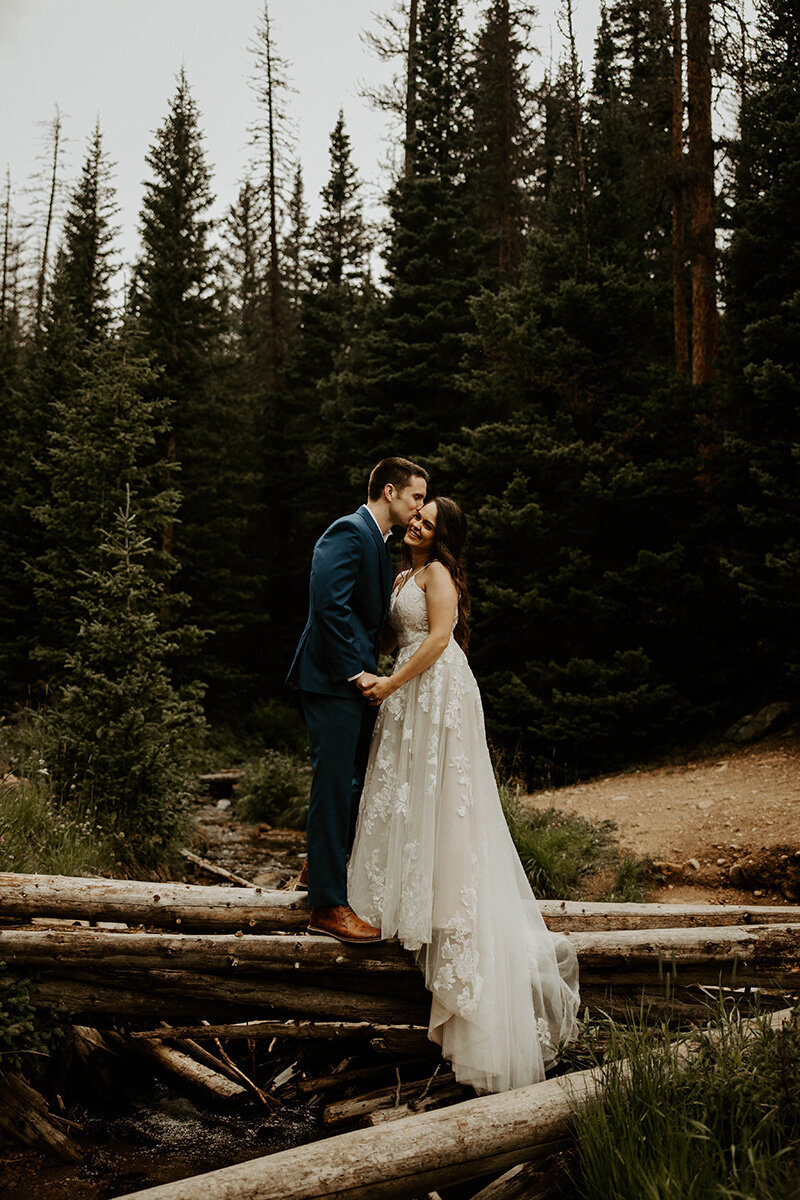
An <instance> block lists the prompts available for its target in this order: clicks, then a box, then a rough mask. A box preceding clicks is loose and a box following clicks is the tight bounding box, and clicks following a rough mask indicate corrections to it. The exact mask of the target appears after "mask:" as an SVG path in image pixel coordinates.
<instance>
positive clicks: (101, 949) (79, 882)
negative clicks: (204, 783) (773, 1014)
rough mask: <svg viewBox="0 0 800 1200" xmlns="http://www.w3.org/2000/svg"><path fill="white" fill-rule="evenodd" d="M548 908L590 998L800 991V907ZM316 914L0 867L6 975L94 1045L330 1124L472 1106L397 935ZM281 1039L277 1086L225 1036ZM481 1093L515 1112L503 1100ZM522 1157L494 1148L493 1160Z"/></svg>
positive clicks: (96, 1052) (688, 998) (680, 1003)
mask: <svg viewBox="0 0 800 1200" xmlns="http://www.w3.org/2000/svg"><path fill="white" fill-rule="evenodd" d="M541 910H542V913H543V916H544V918H545V921H546V922H547V924H548V926H549V927H550V928H551V929H552V930H554V931H562V932H565V933H566V934H567V935H568V936H569V937H570V939H571V941H572V942H573V944H574V945H575V948H576V950H577V953H578V958H579V962H580V970H581V996H582V1003H583V1005H585V1006H586V1007H587V1008H588V1009H589V1011H590V1012H591V1011H592V1010H600V1011H602V1012H603V1013H605V1014H609V1015H612V1016H614V1015H616V1014H619V1013H622V1012H623V1011H628V1010H629V1009H630V1008H631V1007H636V1008H637V1009H641V1007H642V1002H643V1001H644V1011H646V1012H649V1013H650V1014H652V1015H654V1016H661V1015H663V1014H664V1013H665V1012H668V1013H669V1014H670V1015H671V1016H673V1017H678V1018H679V1019H680V1018H689V1019H691V1018H693V1017H696V1016H698V1015H702V1014H703V1013H705V1011H706V1006H707V1003H708V997H709V994H710V993H711V994H714V995H719V994H720V990H722V992H723V994H724V993H726V992H732V991H735V992H736V993H737V994H741V992H742V990H743V989H753V990H757V991H758V993H759V996H760V998H761V1001H762V1004H764V1003H766V1004H771V1005H772V1006H773V1007H777V1006H779V1005H780V1004H782V1003H785V1000H783V999H782V997H784V996H786V995H792V994H796V993H797V991H798V990H800V907H788V906H775V907H768V906H755V907H746V906H721V905H646V904H635V905H634V904H590V903H578V902H566V901H545V902H542V903H541ZM306 921H307V909H306V907H305V903H304V898H303V897H301V896H298V895H297V894H293V893H286V892H274V891H266V890H262V889H260V888H228V887H199V886H196V885H189V884H175V883H162V884H153V883H144V882H132V881H119V880H108V879H69V878H65V877H48V876H35V875H14V874H6V875H3V874H0V962H2V963H5V965H6V971H5V973H4V976H3V978H5V979H14V978H21V977H25V978H30V977H31V976H33V977H34V979H35V981H36V990H35V992H34V995H33V997H32V1002H33V1003H34V1004H39V1005H42V1006H47V1007H49V1008H52V1009H55V1010H56V1012H57V1013H59V1014H60V1015H61V1017H62V1018H63V1020H64V1021H65V1022H66V1023H68V1024H69V1025H71V1026H72V1027H73V1036H75V1037H76V1038H77V1044H78V1045H79V1046H81V1047H82V1052H83V1053H84V1054H86V1055H89V1056H93V1057H94V1059H95V1060H103V1059H104V1057H107V1056H109V1055H119V1054H121V1053H125V1054H135V1055H137V1056H141V1057H142V1058H144V1059H145V1060H146V1061H147V1062H148V1063H149V1064H151V1065H152V1066H153V1067H154V1068H155V1069H157V1070H162V1071H168V1072H170V1073H171V1074H173V1076H175V1077H176V1078H178V1079H180V1080H181V1082H182V1084H184V1085H185V1086H187V1087H192V1088H194V1089H195V1090H197V1089H200V1090H202V1091H204V1093H205V1094H207V1095H208V1097H209V1099H212V1100H213V1101H214V1102H215V1103H217V1104H227V1103H231V1102H234V1103H235V1102H237V1101H238V1100H239V1099H241V1098H246V1097H252V1098H254V1099H255V1100H256V1101H257V1102H258V1103H259V1104H261V1105H264V1106H265V1107H267V1108H269V1107H270V1106H275V1105H279V1104H281V1103H282V1102H283V1100H285V1099H286V1098H287V1097H290V1096H306V1097H308V1098H309V1099H311V1098H313V1099H314V1100H315V1101H316V1102H318V1105H319V1108H320V1112H321V1120H322V1124H323V1126H324V1127H325V1128H327V1129H328V1130H329V1131H330V1132H331V1133H336V1132H337V1131H338V1130H340V1129H342V1128H348V1127H352V1126H353V1125H358V1126H361V1127H364V1126H371V1127H382V1126H385V1125H387V1123H388V1124H390V1125H392V1126H394V1125H395V1124H396V1123H397V1122H398V1120H400V1119H401V1118H404V1120H400V1124H401V1125H403V1126H405V1125H406V1122H412V1124H413V1125H417V1124H419V1122H420V1121H423V1125H424V1121H433V1122H434V1124H433V1126H432V1128H433V1129H436V1128H438V1126H437V1125H436V1120H434V1118H436V1119H444V1115H445V1114H446V1113H447V1112H450V1111H455V1110H452V1109H451V1108H446V1109H445V1108H442V1106H443V1105H449V1106H453V1105H456V1106H457V1108H458V1110H459V1111H460V1110H461V1109H466V1106H465V1104H464V1101H465V1097H467V1096H468V1095H469V1093H468V1092H466V1091H465V1089H463V1088H461V1087H460V1086H459V1085H458V1084H457V1083H456V1081H455V1080H454V1079H453V1077H452V1075H451V1074H449V1072H447V1071H446V1070H445V1068H444V1066H443V1065H442V1064H441V1062H440V1061H438V1060H437V1058H436V1049H435V1047H433V1046H432V1045H431V1043H429V1042H428V1040H427V1036H426V1023H427V1015H428V1008H429V996H428V994H427V993H426V991H425V989H424V986H423V983H422V979H421V975H420V973H419V971H418V969H417V967H416V965H415V962H414V959H413V957H412V956H411V955H410V954H408V953H407V952H406V951H404V950H403V949H402V947H400V946H399V945H398V944H397V943H394V942H389V943H383V944H380V945H367V946H349V945H342V944H340V943H338V942H336V941H334V940H332V939H329V938H324V937H316V936H311V935H308V934H305V933H302V932H301V930H303V929H304V928H305V924H306ZM209 1023H210V1024H209ZM265 1039H269V1042H268V1045H269V1046H270V1047H272V1046H274V1045H276V1044H277V1045H278V1047H279V1048H281V1047H283V1048H284V1049H286V1054H285V1061H286V1067H285V1069H284V1068H281V1069H280V1070H278V1071H277V1073H273V1075H272V1077H271V1079H270V1081H269V1085H268V1086H267V1085H266V1084H264V1083H263V1081H262V1082H261V1083H260V1084H257V1083H256V1081H255V1080H254V1079H253V1078H252V1077H251V1076H250V1075H249V1074H247V1073H245V1071H243V1070H242V1067H241V1066H240V1065H238V1064H237V1063H236V1062H234V1061H233V1058H232V1057H231V1055H230V1054H229V1053H228V1050H227V1049H226V1047H230V1045H231V1042H233V1044H235V1045H236V1044H240V1043H241V1044H247V1045H250V1046H252V1045H253V1044H255V1043H258V1042H259V1041H261V1042H262V1043H263V1041H264V1040H265ZM319 1045H327V1046H329V1047H335V1046H337V1045H341V1046H342V1050H343V1057H342V1058H341V1061H339V1062H338V1063H336V1064H335V1066H334V1067H333V1068H332V1069H331V1071H330V1072H329V1073H328V1074H322V1075H320V1074H319V1073H318V1072H317V1073H316V1074H314V1072H313V1070H312V1071H311V1072H309V1070H308V1069H307V1064H308V1062H310V1061H311V1059H309V1058H308V1050H309V1047H311V1046H319ZM354 1048H356V1049H355V1050H354ZM359 1048H361V1049H359ZM362 1051H366V1052H367V1055H369V1054H371V1055H372V1057H371V1058H368V1057H365V1055H364V1053H363V1052H362ZM354 1061H357V1062H358V1063H359V1065H358V1066H356V1067H355V1068H353V1067H352V1063H353V1062H354ZM570 1078H575V1077H573V1076H570ZM538 1086H540V1087H545V1086H550V1085H549V1084H548V1085H538ZM361 1089H366V1090H363V1091H362V1090H361ZM354 1090H355V1092H356V1094H355V1095H352V1094H351V1093H352V1092H353V1091H354ZM522 1090H525V1089H522ZM548 1094H549V1093H548ZM554 1094H555V1093H554ZM541 1095H543V1093H537V1096H539V1097H541ZM538 1102H539V1101H538V1100H537V1103H538ZM470 1103H472V1104H484V1103H488V1104H490V1106H491V1105H492V1104H494V1105H495V1107H493V1108H492V1110H491V1111H492V1112H493V1113H494V1114H495V1116H497V1115H498V1114H499V1113H500V1108H499V1107H497V1105H500V1103H501V1101H500V1098H498V1097H492V1098H486V1100H481V1101H480V1102H478V1101H470ZM0 1109H2V1101H1V1100H0ZM431 1109H433V1110H437V1109H441V1112H437V1111H433V1112H431V1111H428V1110H431ZM470 1111H472V1110H470ZM475 1111H476V1112H477V1111H478V1110H477V1109H476V1110H475ZM480 1111H481V1112H482V1111H483V1110H482V1109H481V1110H480ZM509 1111H511V1110H509ZM40 1115H41V1114H40ZM498 1119H501V1120H502V1119H503V1118H502V1117H499V1118H498ZM420 1128H423V1126H420ZM424 1128H427V1126H424ZM410 1129H411V1125H409V1130H410ZM377 1132H378V1129H377V1128H375V1133H376V1134H377ZM351 1136H352V1135H351V1134H348V1133H345V1134H343V1135H339V1137H337V1138H336V1139H335V1140H336V1141H339V1140H340V1137H345V1138H347V1137H351ZM401 1140H402V1139H401ZM501 1140H502V1139H501ZM390 1141H391V1139H390ZM322 1144H323V1145H324V1143H322ZM359 1144H360V1143H359ZM366 1144H367V1143H365V1145H366ZM370 1144H371V1143H370ZM287 1153H289V1152H287ZM500 1157H501V1158H502V1155H501V1156H500ZM469 1161H470V1162H471V1163H472V1166H471V1167H470V1168H469V1169H470V1171H472V1174H471V1175H465V1176H464V1177H465V1178H466V1177H468V1178H474V1177H475V1176H477V1175H479V1174H480V1173H481V1170H480V1169H479V1167H481V1164H482V1160H480V1156H478V1158H476V1159H475V1161H474V1162H473V1161H472V1159H470V1160H469ZM513 1161H518V1160H517V1159H514V1160H513ZM510 1162H511V1160H509V1159H505V1160H503V1161H500V1159H498V1160H497V1162H495V1161H494V1158H493V1159H492V1169H500V1168H501V1167H503V1166H507V1165H510ZM473 1168H474V1169H473ZM370 1186H373V1185H372V1184H371V1185H370ZM189 1194H190V1193H189V1192H185V1193H182V1195H189ZM191 1194H192V1195H193V1194H194V1193H191ZM196 1194H197V1195H198V1196H199V1195H200V1194H205V1193H201V1192H200V1191H198V1192H197V1193H196ZM220 1194H222V1193H220ZM225 1194H227V1193H225ZM243 1194H244V1193H243ZM264 1194H265V1195H266V1194H267V1193H264ZM269 1194H270V1195H271V1194H272V1192H270V1193H269ZM275 1194H276V1195H277V1194H279V1193H278V1192H276V1193H275ZM320 1194H321V1195H322V1194H326V1195H327V1194H328V1193H320ZM331 1194H334V1193H333V1192H332V1193H331ZM369 1194H371V1195H379V1194H384V1193H383V1191H378V1190H373V1191H372V1192H370V1193H369ZM385 1194H387V1195H389V1194H397V1193H396V1192H390V1191H387V1192H386V1193H385ZM259 1195H261V1192H260V1191H259Z"/></svg>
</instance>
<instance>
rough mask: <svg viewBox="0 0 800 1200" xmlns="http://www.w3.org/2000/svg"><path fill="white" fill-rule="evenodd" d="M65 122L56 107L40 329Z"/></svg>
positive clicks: (39, 289) (38, 306) (38, 288)
mask: <svg viewBox="0 0 800 1200" xmlns="http://www.w3.org/2000/svg"><path fill="white" fill-rule="evenodd" d="M62 129H63V122H62V120H61V112H60V111H59V109H58V106H56V115H55V116H54V117H53V120H52V121H51V123H50V139H51V146H52V151H53V153H52V160H51V161H52V165H51V169H50V187H49V191H48V199H47V216H46V218H45V224H44V237H43V240H42V257H41V261H40V263H39V278H38V280H37V283H36V316H35V325H36V328H37V329H38V328H39V324H40V322H41V319H42V309H43V307H44V289H45V284H46V282H47V261H48V255H49V251H50V235H51V233H52V229H53V216H54V214H55V205H56V193H57V191H58V167H59V152H60V149H61V133H62Z"/></svg>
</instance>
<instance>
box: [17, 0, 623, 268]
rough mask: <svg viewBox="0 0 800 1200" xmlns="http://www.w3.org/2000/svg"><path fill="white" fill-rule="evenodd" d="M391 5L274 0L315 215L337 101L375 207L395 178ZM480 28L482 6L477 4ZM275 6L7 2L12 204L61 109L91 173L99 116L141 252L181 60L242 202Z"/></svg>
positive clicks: (77, 155)
mask: <svg viewBox="0 0 800 1200" xmlns="http://www.w3.org/2000/svg"><path fill="white" fill-rule="evenodd" d="M391 6H392V0H270V13H271V17H272V26H273V37H274V40H275V44H276V50H277V52H278V53H279V54H280V55H281V56H282V57H283V58H285V59H287V60H288V61H289V64H290V74H291V79H292V82H293V84H294V86H295V88H296V89H297V93H296V94H295V95H293V96H292V97H291V98H290V106H291V113H292V116H293V117H294V118H295V120H296V122H297V130H298V154H299V157H300V159H301V162H302V166H303V173H304V179H305V187H306V199H307V201H308V203H309V206H310V208H311V210H312V214H313V213H314V212H315V211H316V210H317V207H318V199H317V197H318V193H319V189H320V188H321V186H322V185H323V183H324V182H325V179H326V177H327V172H328V136H329V133H330V130H331V129H332V127H333V125H334V123H335V121H336V116H337V112H338V109H339V106H340V105H341V106H342V107H343V108H344V113H345V120H346V123H347V127H348V131H349V133H350V135H351V139H352V142H353V157H354V161H355V163H356V166H357V167H358V170H359V172H360V174H361V177H362V178H363V179H364V180H365V183H366V184H367V186H368V188H369V189H370V190H369V192H368V196H371V197H374V199H375V201H377V198H378V196H379V195H380V191H381V189H382V188H383V187H384V186H385V184H386V173H385V171H382V170H381V164H382V163H384V162H385V161H386V159H387V155H388V150H389V147H388V144H387V140H386V139H387V133H388V129H387V119H386V117H385V116H384V115H383V114H381V113H377V112H374V111H372V110H371V108H370V106H369V104H368V102H367V101H366V100H364V99H362V98H361V97H360V96H359V89H360V85H361V84H362V83H363V82H366V83H367V84H369V85H371V86H377V85H378V84H380V83H381V82H384V81H386V80H387V79H388V75H389V73H390V72H389V70H388V68H386V67H385V66H383V65H382V64H381V63H380V62H379V61H378V60H377V59H376V58H375V56H374V55H373V54H372V53H371V52H370V51H369V50H368V49H367V48H366V47H365V46H364V45H363V43H362V40H361V36H360V35H361V33H362V31H363V30H365V29H370V28H374V16H373V14H374V13H376V12H386V11H388V10H389V9H390V8H391ZM465 7H466V8H467V11H468V15H469V17H470V19H471V23H472V24H474V22H475V19H476V16H477V15H478V14H479V13H480V11H481V10H482V9H483V7H484V4H481V3H478V2H477V0H467V3H466V6H465ZM556 7H557V0H542V3H541V4H540V5H539V9H540V14H541V15H540V17H539V19H538V28H537V30H536V32H535V39H536V42H537V45H538V48H539V50H540V51H541V54H542V61H547V60H549V59H550V58H551V56H557V55H558V52H559V46H560V36H559V34H558V31H557V29H556V25H555V17H554V15H553V14H554V9H555V8H556ZM598 7H599V4H598V0H576V19H577V23H578V34H579V39H580V44H581V50H582V53H583V54H584V57H585V58H587V59H590V58H591V50H592V42H593V38H594V31H595V27H596V22H597V14H598ZM262 11H263V0H0V170H2V172H3V174H5V168H6V166H7V167H8V169H9V170H10V173H11V182H12V191H13V195H14V205H15V208H16V210H17V212H18V214H19V215H21V216H23V215H24V214H25V211H26V208H27V205H28V201H27V198H26V196H25V194H24V188H25V186H26V184H27V183H28V181H29V178H30V176H31V175H32V173H33V172H34V171H35V170H36V166H37V164H36V155H37V152H39V150H40V148H41V142H40V139H41V135H42V127H41V126H39V125H37V122H47V121H48V120H50V119H51V118H52V116H53V113H54V110H55V106H56V105H58V106H59V108H60V109H61V112H62V114H63V116H64V127H65V134H66V136H67V138H68V139H69V141H68V145H67V156H66V164H65V165H66V176H67V178H68V179H72V178H73V177H74V176H75V174H76V173H77V171H78V170H79V168H80V165H81V161H82V158H83V156H84V153H85V146H86V139H87V137H88V135H89V134H90V133H91V130H92V128H93V126H94V123H95V120H96V119H97V118H99V120H100V124H101V128H102V130H103V134H104V140H105V146H106V149H107V150H108V152H109V154H110V155H111V158H112V159H113V161H114V162H115V163H116V170H115V174H116V185H117V190H118V199H119V204H120V207H121V213H120V217H119V223H120V225H121V227H122V236H121V248H122V253H123V255H124V257H125V258H126V259H128V260H130V259H131V258H133V257H134V256H135V254H136V247H137V245H138V238H137V233H136V224H137V214H138V210H139V205H140V201H141V194H142V181H143V180H144V179H145V177H146V176H147V173H148V168H147V166H146V164H145V161H144V156H145V153H146V152H147V149H148V147H149V146H150V145H151V143H152V140H153V133H154V131H155V130H156V129H157V128H158V126H159V125H160V124H161V122H162V121H163V118H164V116H165V113H166V110H167V105H168V103H169V99H170V97H171V95H172V94H173V92H174V89H175V77H176V74H177V72H178V71H179V69H180V67H181V66H182V65H183V66H184V67H185V69H186V73H187V77H188V80H189V84H190V87H191V89H192V93H193V95H194V98H195V100H196V102H197V104H198V106H199V109H200V114H201V126H202V129H203V132H204V134H205V147H206V153H207V157H208V161H209V163H210V165H211V167H212V170H213V175H214V191H215V193H216V195H217V198H218V199H217V204H216V213H217V214H218V215H221V214H222V212H224V210H225V208H226V207H227V205H228V204H229V203H230V202H231V200H232V199H233V198H234V196H235V194H236V190H237V185H238V183H239V182H240V181H241V179H242V177H243V175H244V173H245V170H246V166H247V160H248V153H249V151H248V146H247V126H248V124H249V123H250V122H251V121H252V119H253V116H254V102H253V98H252V93H251V92H250V89H249V87H248V82H247V81H248V76H249V75H250V73H251V66H252V64H251V56H250V55H249V54H248V51H247V47H248V44H249V43H250V42H251V41H252V37H253V32H254V30H255V27H256V24H257V22H258V18H259V14H260V13H261V12H262Z"/></svg>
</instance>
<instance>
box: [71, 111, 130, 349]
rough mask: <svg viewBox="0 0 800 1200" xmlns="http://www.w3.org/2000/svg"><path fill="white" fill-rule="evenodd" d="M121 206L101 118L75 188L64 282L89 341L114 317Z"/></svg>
mask: <svg viewBox="0 0 800 1200" xmlns="http://www.w3.org/2000/svg"><path fill="white" fill-rule="evenodd" d="M118 211H119V210H118V207H117V204H116V200H115V196H114V193H113V189H112V186H111V181H110V164H109V161H108V156H107V154H106V153H105V151H104V150H103V137H102V134H101V132H100V125H99V123H98V124H97V125H96V126H95V129H94V131H93V133H92V136H91V139H90V141H89V148H88V152H87V156H86V159H85V161H84V164H83V169H82V172H81V177H80V179H79V181H78V184H77V186H76V187H75V189H74V191H73V193H72V197H71V200H70V204H69V207H68V209H67V213H66V216H65V219H64V234H63V251H64V260H63V267H62V269H63V279H62V285H63V287H64V289H65V292H66V294H67V295H68V296H69V300H70V304H71V306H72V312H73V316H74V318H75V321H76V322H77V325H78V328H79V330H80V332H81V334H82V335H83V337H84V338H85V339H86V341H87V342H88V343H91V342H94V341H96V340H97V339H98V338H100V337H101V336H102V335H103V334H104V333H106V332H107V330H108V328H109V325H110V323H111V317H112V308H111V284H112V280H113V277H114V273H115V269H116V268H115V264H114V261H113V246H114V239H115V237H116V235H117V233H118V230H117V228H116V227H115V226H114V225H113V223H112V222H113V220H114V217H115V216H116V214H117V212H118Z"/></svg>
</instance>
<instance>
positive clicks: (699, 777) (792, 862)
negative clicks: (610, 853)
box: [524, 721, 800, 904]
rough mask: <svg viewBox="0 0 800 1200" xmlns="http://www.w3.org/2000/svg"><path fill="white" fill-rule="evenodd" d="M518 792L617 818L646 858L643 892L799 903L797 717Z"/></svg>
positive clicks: (664, 897) (542, 804)
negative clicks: (741, 740) (752, 738)
mask: <svg viewBox="0 0 800 1200" xmlns="http://www.w3.org/2000/svg"><path fill="white" fill-rule="evenodd" d="M524 799H525V802H526V803H527V804H528V805H530V806H531V807H535V808H549V807H553V808H558V809H562V810H564V811H565V812H570V813H576V814H578V815H580V816H583V817H588V818H595V819H597V818H603V819H608V820H612V821H614V822H615V824H616V826H617V837H618V840H619V843H620V846H621V848H622V849H623V850H626V851H629V852H630V853H632V854H633V855H635V856H636V857H640V858H646V859H649V860H650V861H651V863H652V868H651V870H650V881H649V885H648V895H647V898H648V900H651V901H663V902H673V903H678V902H681V901H684V902H690V901H716V902H719V903H724V904H747V903H751V902H752V900H753V899H754V898H755V899H756V900H760V901H761V903H764V904H766V903H773V904H774V903H781V902H792V903H797V902H798V901H800V721H795V722H793V723H792V724H791V725H788V726H784V727H783V728H782V729H779V730H778V731H777V732H775V733H772V734H770V735H768V736H766V737H764V738H762V739H761V740H760V741H758V742H754V743H751V744H749V745H742V746H737V745H734V744H733V743H731V742H726V743H721V744H719V745H716V746H708V747H704V748H703V749H702V751H697V752H696V753H695V754H693V755H691V756H689V757H686V758H685V759H683V760H681V761H676V760H675V759H672V760H670V761H662V762H656V763H653V764H649V765H646V766H641V767H638V768H635V769H629V770H626V771H622V772H620V773H619V774H616V775H608V776H603V777H601V778H598V779H593V780H589V781H588V782H585V783H579V784H575V785H573V786H571V787H561V788H554V789H549V790H544V791H539V792H535V793H533V794H532V795H529V796H526V797H525V798H524ZM602 882H603V881H601V880H598V881H597V883H598V890H599V887H600V886H601V885H602Z"/></svg>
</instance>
